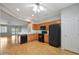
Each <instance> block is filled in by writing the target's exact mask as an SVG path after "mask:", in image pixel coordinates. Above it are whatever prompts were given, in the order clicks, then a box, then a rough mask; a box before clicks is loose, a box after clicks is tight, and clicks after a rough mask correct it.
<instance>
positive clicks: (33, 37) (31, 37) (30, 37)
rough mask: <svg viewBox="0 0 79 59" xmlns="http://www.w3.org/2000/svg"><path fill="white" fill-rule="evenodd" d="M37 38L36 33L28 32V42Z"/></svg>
mask: <svg viewBox="0 0 79 59" xmlns="http://www.w3.org/2000/svg"><path fill="white" fill-rule="evenodd" d="M34 40H38V34H28V42H31V41H34Z"/></svg>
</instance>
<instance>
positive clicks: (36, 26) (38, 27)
mask: <svg viewBox="0 0 79 59" xmlns="http://www.w3.org/2000/svg"><path fill="white" fill-rule="evenodd" d="M32 29H33V30H39V29H40V26H39V25H38V24H33V25H32Z"/></svg>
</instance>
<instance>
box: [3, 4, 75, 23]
mask: <svg viewBox="0 0 79 59" xmlns="http://www.w3.org/2000/svg"><path fill="white" fill-rule="evenodd" d="M33 4H34V3H2V5H4V6H5V7H7V8H8V9H9V10H10V11H11V12H13V13H14V14H15V15H18V17H20V18H22V20H27V19H30V20H31V21H32V22H34V23H35V22H42V21H47V20H48V19H50V18H53V17H60V11H61V10H62V9H63V8H65V7H68V6H70V5H72V4H74V3H41V4H40V5H41V6H43V7H44V8H45V9H46V11H41V12H40V13H39V15H38V16H37V14H35V13H34V11H33V10H32V9H33V7H28V6H29V5H33ZM16 8H19V9H20V11H17V10H16ZM32 15H34V16H32Z"/></svg>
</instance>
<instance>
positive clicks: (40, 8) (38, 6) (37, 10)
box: [33, 3, 46, 13]
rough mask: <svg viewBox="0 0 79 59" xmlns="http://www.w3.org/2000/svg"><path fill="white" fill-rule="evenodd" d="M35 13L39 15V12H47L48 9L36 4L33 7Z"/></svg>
mask: <svg viewBox="0 0 79 59" xmlns="http://www.w3.org/2000/svg"><path fill="white" fill-rule="evenodd" d="M33 11H34V12H35V13H37V12H38V13H39V12H41V11H46V9H45V8H44V7H43V6H40V4H39V3H36V4H35V5H33Z"/></svg>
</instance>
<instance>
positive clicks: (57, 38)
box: [49, 24, 61, 47]
mask: <svg viewBox="0 0 79 59" xmlns="http://www.w3.org/2000/svg"><path fill="white" fill-rule="evenodd" d="M49 44H50V45H51V46H54V47H60V46H61V25H60V24H52V25H49Z"/></svg>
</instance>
